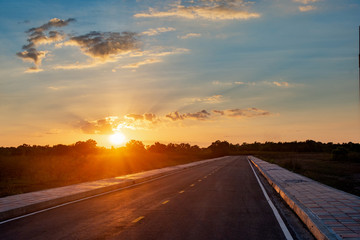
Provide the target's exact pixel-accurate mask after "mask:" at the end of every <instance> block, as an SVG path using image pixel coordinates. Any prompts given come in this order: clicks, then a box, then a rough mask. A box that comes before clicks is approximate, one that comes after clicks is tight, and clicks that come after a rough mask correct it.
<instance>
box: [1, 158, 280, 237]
mask: <svg viewBox="0 0 360 240" xmlns="http://www.w3.org/2000/svg"><path fill="white" fill-rule="evenodd" d="M0 239H16V240H19V239H27V240H29V239H196V240H201V239H207V240H208V239H246V240H250V239H267V240H271V239H276V240H280V239H285V237H284V235H283V233H282V230H281V228H280V226H279V224H278V222H277V220H276V219H275V216H274V214H273V212H272V210H271V208H270V206H269V204H268V203H267V201H266V199H265V197H264V195H263V193H262V191H261V189H260V186H259V184H258V182H257V180H256V178H255V176H254V173H253V172H252V170H251V168H250V166H249V163H248V161H247V159H246V158H245V157H228V158H227V159H226V160H221V161H215V162H212V163H210V164H206V165H202V166H198V167H195V168H191V169H187V170H184V171H181V172H178V173H176V174H173V175H170V176H167V177H163V178H161V179H158V180H155V181H151V182H148V183H145V184H142V185H139V186H136V187H133V188H129V189H126V190H122V191H118V192H114V193H111V194H107V195H104V196H101V197H96V198H93V199H88V200H84V201H81V202H77V203H74V204H70V205H66V206H63V207H60V208H56V209H53V210H49V211H46V212H42V213H39V214H36V215H32V216H29V217H26V218H22V219H18V220H15V221H11V222H8V223H5V224H2V225H0Z"/></svg>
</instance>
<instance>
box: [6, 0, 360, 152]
mask: <svg viewBox="0 0 360 240" xmlns="http://www.w3.org/2000/svg"><path fill="white" fill-rule="evenodd" d="M359 12H360V2H359V1H358V0H344V1H339V0H255V1H246V0H198V1H195V0H194V1H191V0H189V1H174V0H168V1H167V0H165V1H145V0H137V1H134V0H87V1H79V0H72V1H67V0H62V1H55V0H54V1H45V0H32V1H25V0H13V1H5V0H0V32H1V34H0V146H18V145H21V144H24V143H25V144H30V145H50V146H52V145H56V144H72V143H75V142H77V141H85V140H87V139H94V140H95V141H97V143H98V146H105V147H110V146H114V145H115V144H116V143H115V142H114V141H110V140H109V137H110V136H112V135H114V134H118V135H120V136H122V138H124V139H125V141H129V140H131V139H134V140H139V141H142V142H143V143H144V144H146V145H148V144H153V143H154V142H161V143H170V142H172V143H181V142H186V143H190V144H193V145H195V144H197V145H199V146H203V147H206V146H209V145H210V144H211V143H212V142H214V141H216V140H226V141H229V142H231V143H240V144H241V143H243V142H247V143H252V142H254V141H258V142H265V141H273V142H279V141H282V142H285V141H305V140H308V139H312V140H315V141H322V142H334V143H343V142H356V143H359V142H360V112H359V111H360V103H359V80H358V78H359V75H358V74H359V72H358V71H359V67H358V66H359V65H358V54H359V53H358V52H359V49H358V48H359V25H360V14H359ZM110 139H111V138H110Z"/></svg>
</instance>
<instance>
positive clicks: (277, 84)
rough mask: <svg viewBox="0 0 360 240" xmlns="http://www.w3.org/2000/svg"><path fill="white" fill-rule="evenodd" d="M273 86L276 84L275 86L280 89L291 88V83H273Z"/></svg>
mask: <svg viewBox="0 0 360 240" xmlns="http://www.w3.org/2000/svg"><path fill="white" fill-rule="evenodd" d="M272 84H274V85H275V86H278V87H289V86H290V85H289V83H288V82H276V81H274V82H272Z"/></svg>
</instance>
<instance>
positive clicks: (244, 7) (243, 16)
mask: <svg viewBox="0 0 360 240" xmlns="http://www.w3.org/2000/svg"><path fill="white" fill-rule="evenodd" d="M249 5H251V3H250V2H244V1H242V0H209V1H196V2H195V1H192V2H188V4H187V6H185V5H181V4H180V5H178V6H176V7H174V8H171V9H169V10H167V11H157V10H156V9H154V8H149V11H148V12H143V13H137V14H135V15H134V17H137V18H144V17H145V18H161V17H181V18H187V19H206V20H247V19H251V18H259V17H260V14H259V13H255V12H250V11H249Z"/></svg>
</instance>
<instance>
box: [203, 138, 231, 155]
mask: <svg viewBox="0 0 360 240" xmlns="http://www.w3.org/2000/svg"><path fill="white" fill-rule="evenodd" d="M208 148H209V149H210V150H211V152H212V153H213V154H214V155H216V156H224V155H228V154H229V153H230V143H228V142H227V141H220V140H217V141H215V142H213V143H211V145H210V146H209V147H208Z"/></svg>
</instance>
